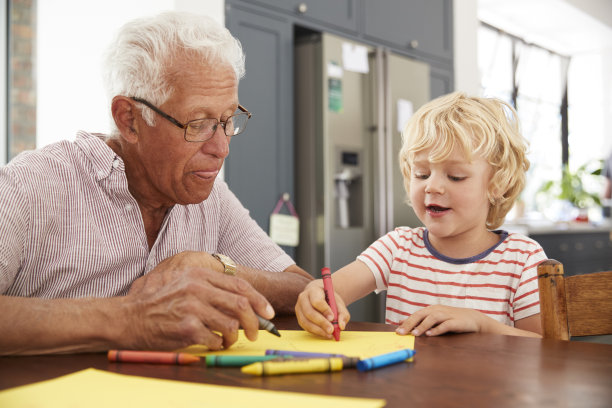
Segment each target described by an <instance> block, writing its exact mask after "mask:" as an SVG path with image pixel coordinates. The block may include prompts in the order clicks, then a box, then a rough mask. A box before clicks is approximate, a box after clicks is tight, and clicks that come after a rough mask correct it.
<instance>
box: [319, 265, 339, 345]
mask: <svg viewBox="0 0 612 408" xmlns="http://www.w3.org/2000/svg"><path fill="white" fill-rule="evenodd" d="M321 278H323V290H324V291H325V300H326V301H327V304H328V305H329V307H330V308H331V310H332V313H333V314H334V319H333V320H332V324H333V325H334V339H336V341H338V340H340V326H338V306H337V305H336V296H335V295H334V285H333V284H332V278H331V273H330V272H329V268H323V269H321Z"/></svg>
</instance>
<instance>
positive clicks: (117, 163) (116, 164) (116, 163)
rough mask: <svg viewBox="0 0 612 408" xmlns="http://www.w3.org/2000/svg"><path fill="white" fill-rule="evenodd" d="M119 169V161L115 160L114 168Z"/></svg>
mask: <svg viewBox="0 0 612 408" xmlns="http://www.w3.org/2000/svg"><path fill="white" fill-rule="evenodd" d="M117 167H119V159H115V160H113V168H115V169H116V168H117Z"/></svg>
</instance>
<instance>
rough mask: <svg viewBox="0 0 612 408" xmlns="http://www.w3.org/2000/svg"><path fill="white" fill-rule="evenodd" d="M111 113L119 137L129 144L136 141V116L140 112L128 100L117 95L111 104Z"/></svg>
mask: <svg viewBox="0 0 612 408" xmlns="http://www.w3.org/2000/svg"><path fill="white" fill-rule="evenodd" d="M111 113H112V115H113V120H114V121H115V125H117V128H118V129H119V133H121V136H122V137H123V138H124V139H125V140H126V141H127V142H129V143H136V142H137V141H138V121H137V120H136V115H139V114H140V112H138V111H137V110H136V108H135V107H134V102H133V101H132V100H131V99H130V98H126V97H125V96H122V95H117V96H115V97H114V98H113V101H112V103H111Z"/></svg>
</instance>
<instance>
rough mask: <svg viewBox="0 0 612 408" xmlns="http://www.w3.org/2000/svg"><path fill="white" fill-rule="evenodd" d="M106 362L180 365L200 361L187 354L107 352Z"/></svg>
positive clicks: (198, 358) (133, 351) (129, 351)
mask: <svg viewBox="0 0 612 408" xmlns="http://www.w3.org/2000/svg"><path fill="white" fill-rule="evenodd" d="M108 361H113V362H117V363H147V364H181V365H182V364H191V363H195V362H197V361H200V357H198V356H194V355H193V354H189V353H173V352H170V351H136V350H109V351H108Z"/></svg>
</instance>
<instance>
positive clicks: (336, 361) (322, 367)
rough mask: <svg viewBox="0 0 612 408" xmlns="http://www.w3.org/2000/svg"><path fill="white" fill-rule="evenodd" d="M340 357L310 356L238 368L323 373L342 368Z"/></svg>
mask: <svg viewBox="0 0 612 408" xmlns="http://www.w3.org/2000/svg"><path fill="white" fill-rule="evenodd" d="M342 366H343V364H342V358H340V357H331V358H310V359H305V360H285V361H274V360H270V361H264V362H259V363H253V364H249V365H247V366H244V367H242V368H241V369H240V371H242V372H243V373H245V374H252V375H279V374H298V373H324V372H331V371H340V370H342Z"/></svg>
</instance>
